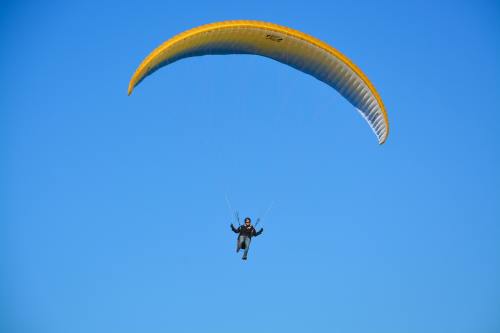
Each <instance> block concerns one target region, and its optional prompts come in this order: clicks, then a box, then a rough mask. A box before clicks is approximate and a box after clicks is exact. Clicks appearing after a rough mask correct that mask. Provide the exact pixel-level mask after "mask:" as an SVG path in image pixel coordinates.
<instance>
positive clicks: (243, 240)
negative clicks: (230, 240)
mask: <svg viewBox="0 0 500 333" xmlns="http://www.w3.org/2000/svg"><path fill="white" fill-rule="evenodd" d="M231 230H232V231H233V232H235V233H237V234H238V240H237V243H236V252H239V251H240V250H244V251H243V257H242V258H241V259H243V260H247V256H248V250H249V249H250V242H251V241H252V237H257V236H259V235H260V234H262V232H263V231H264V228H260V230H259V231H257V230H255V227H254V226H253V225H252V220H251V219H250V218H249V217H245V224H244V225H240V226H238V228H235V227H234V225H233V224H232V223H231Z"/></svg>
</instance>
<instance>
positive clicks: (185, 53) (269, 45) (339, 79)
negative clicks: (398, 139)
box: [128, 20, 389, 144]
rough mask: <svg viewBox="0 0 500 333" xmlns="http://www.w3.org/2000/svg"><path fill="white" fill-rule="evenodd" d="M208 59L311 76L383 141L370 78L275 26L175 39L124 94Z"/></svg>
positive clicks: (248, 25) (383, 115) (381, 111)
mask: <svg viewBox="0 0 500 333" xmlns="http://www.w3.org/2000/svg"><path fill="white" fill-rule="evenodd" d="M208 54H255V55H260V56H264V57H268V58H271V59H274V60H276V61H279V62H281V63H284V64H287V65H289V66H291V67H294V68H296V69H298V70H300V71H302V72H304V73H307V74H310V75H312V76H313V77H315V78H317V79H318V80H320V81H323V82H325V83H326V84H328V85H329V86H331V87H333V88H335V89H336V90H337V91H338V92H339V93H340V94H341V95H342V96H343V97H344V98H346V99H347V100H348V101H349V102H350V103H351V104H352V105H353V106H354V107H355V108H356V109H358V111H360V113H361V114H362V115H363V117H364V118H365V119H366V121H367V122H368V124H369V125H370V127H371V128H372V130H373V131H374V133H375V135H376V136H377V138H378V141H379V143H380V144H383V143H384V142H385V141H386V140H387V136H388V135H389V121H388V118H387V112H386V110H385V107H384V104H383V102H382V99H381V98H380V95H379V94H378V93H377V91H376V90H375V87H374V86H373V84H372V83H371V82H370V80H369V79H368V77H367V76H366V75H365V74H364V73H363V72H362V71H361V70H360V69H359V68H358V67H357V66H356V65H355V64H354V63H353V62H352V61H350V60H349V59H348V58H347V57H346V56H345V55H343V54H342V53H340V52H339V51H338V50H336V49H334V48H333V47H331V46H330V45H328V44H326V43H324V42H322V41H320V40H319V39H317V38H315V37H312V36H310V35H308V34H305V33H303V32H300V31H297V30H294V29H290V28H287V27H283V26H280V25H277V24H273V23H267V22H261V21H246V20H240V21H225V22H217V23H212V24H207V25H203V26H200V27H197V28H194V29H191V30H187V31H185V32H183V33H181V34H179V35H177V36H174V37H173V38H171V39H169V40H167V41H166V42H165V43H163V44H162V45H160V46H159V47H158V48H156V49H155V50H154V51H153V52H151V54H149V55H148V56H147V57H146V58H145V59H144V61H143V62H142V63H141V65H140V66H139V67H138V68H137V70H136V71H135V73H134V75H133V76H132V79H131V80H130V83H129V87H128V94H129V95H130V94H131V93H132V91H133V90H134V87H136V86H137V85H138V84H139V83H140V82H141V81H142V80H143V79H144V78H145V77H146V76H148V75H150V74H152V73H153V72H154V71H155V70H157V69H158V68H160V67H163V66H166V65H168V64H171V63H173V62H175V61H177V60H180V59H183V58H187V57H195V56H202V55H208Z"/></svg>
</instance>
